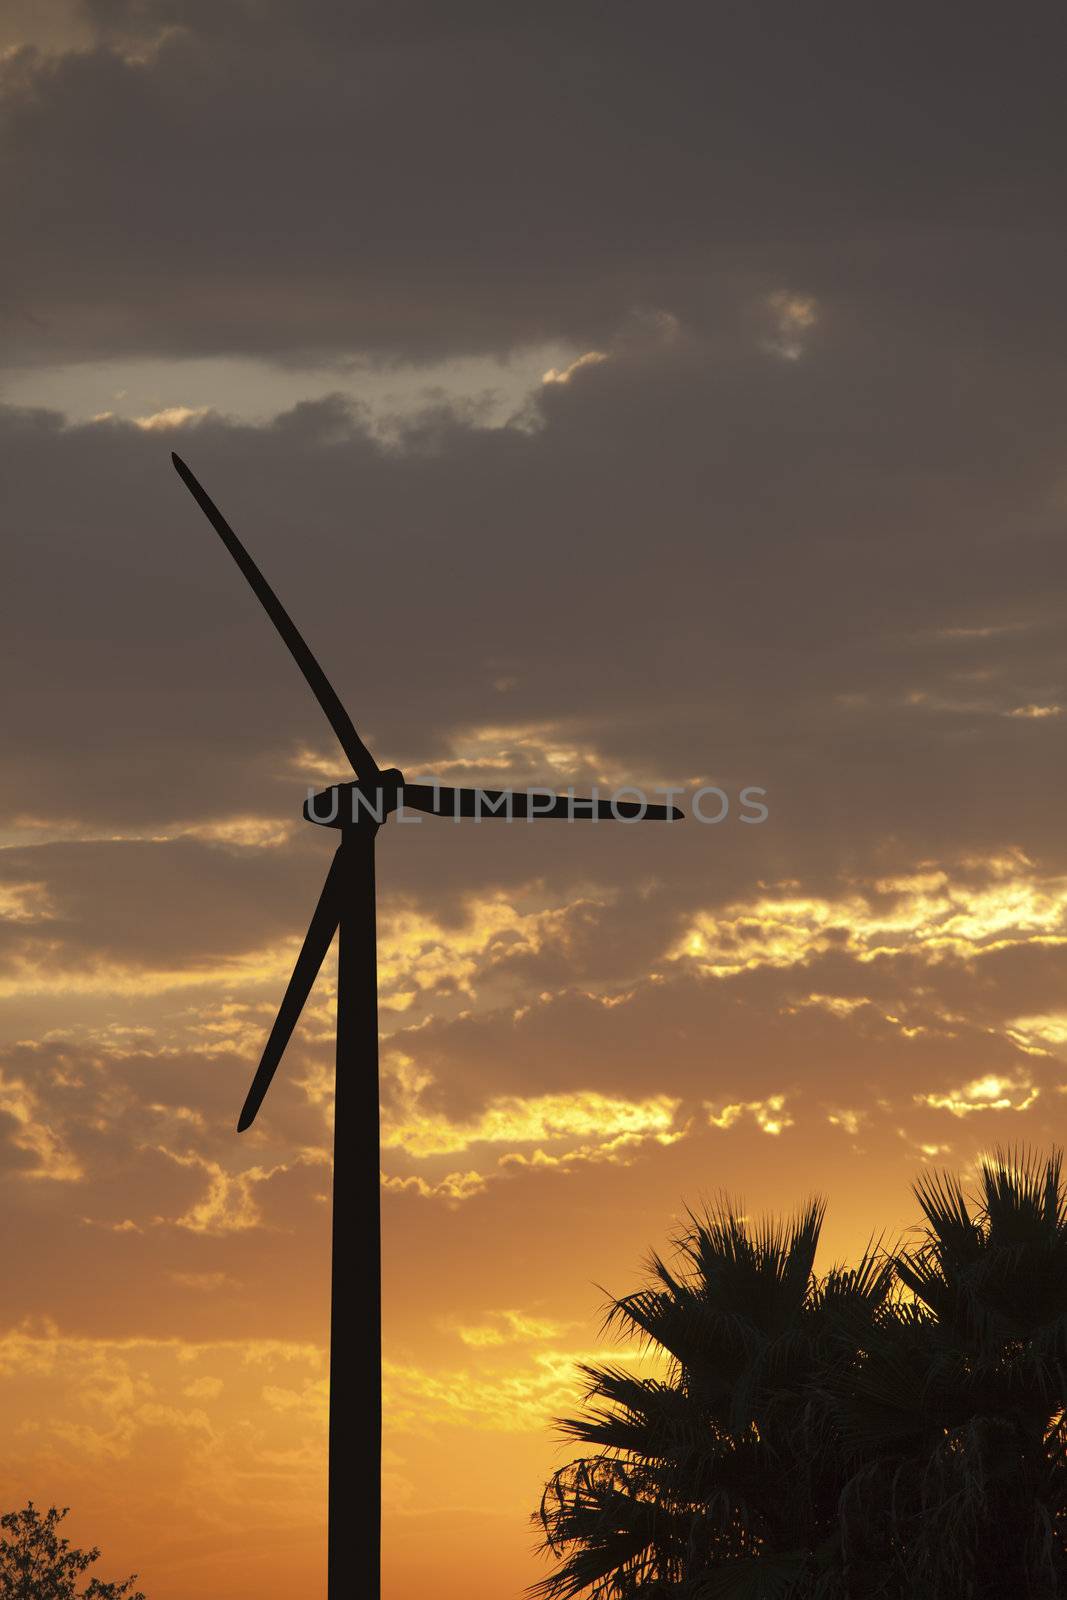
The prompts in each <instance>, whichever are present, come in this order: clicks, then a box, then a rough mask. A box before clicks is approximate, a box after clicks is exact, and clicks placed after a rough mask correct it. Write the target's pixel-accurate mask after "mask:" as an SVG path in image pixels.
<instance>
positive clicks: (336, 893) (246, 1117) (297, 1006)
mask: <svg viewBox="0 0 1067 1600" xmlns="http://www.w3.org/2000/svg"><path fill="white" fill-rule="evenodd" d="M339 881H340V874H339V871H338V865H337V856H334V858H333V861H332V863H331V865H330V870H329V872H328V873H327V874H326V882H325V883H324V884H323V886H322V893H321V895H320V896H319V903H318V905H317V906H316V907H315V911H314V914H313V916H312V918H311V925H310V926H309V928H308V931H307V936H306V938H305V939H304V944H303V947H302V949H301V951H300V954H299V955H298V956H297V958H296V966H295V967H294V968H293V975H292V977H291V978H290V979H289V987H288V988H287V989H286V991H285V994H284V996H283V997H282V1003H281V1005H280V1007H279V1008H278V1015H277V1017H276V1018H275V1020H274V1026H273V1028H272V1029H271V1030H270V1038H269V1039H268V1040H267V1047H266V1049H265V1050H264V1052H263V1059H262V1061H261V1062H260V1063H259V1066H258V1067H257V1069H256V1075H255V1077H254V1078H253V1079H252V1087H251V1088H250V1089H249V1091H248V1096H247V1098H246V1100H245V1103H244V1106H243V1108H242V1110H241V1115H240V1118H239V1119H238V1123H237V1132H238V1133H244V1131H245V1129H246V1128H248V1127H250V1126H251V1124H252V1123H253V1122H254V1121H255V1116H256V1112H257V1111H258V1110H259V1108H260V1106H261V1105H262V1103H263V1096H264V1095H265V1094H266V1092H267V1090H268V1089H269V1088H270V1081H271V1079H272V1078H273V1076H274V1073H275V1070H276V1068H277V1066H278V1062H279V1061H280V1060H281V1059H282V1056H283V1054H284V1053H285V1047H286V1045H287V1044H288V1043H289V1040H290V1038H291V1037H292V1033H293V1029H294V1028H295V1027H296V1024H297V1021H298V1019H299V1017H300V1013H301V1011H302V1010H303V1009H304V1003H305V1001H306V1000H307V997H308V995H309V994H310V993H311V986H312V984H313V983H314V982H315V979H316V978H317V977H318V975H319V968H320V967H321V966H322V962H323V958H324V957H325V955H326V952H327V950H328V949H329V948H330V943H331V941H332V939H333V936H334V931H335V929H336V927H337V922H338V918H339V916H340V909H341V908H340V890H339Z"/></svg>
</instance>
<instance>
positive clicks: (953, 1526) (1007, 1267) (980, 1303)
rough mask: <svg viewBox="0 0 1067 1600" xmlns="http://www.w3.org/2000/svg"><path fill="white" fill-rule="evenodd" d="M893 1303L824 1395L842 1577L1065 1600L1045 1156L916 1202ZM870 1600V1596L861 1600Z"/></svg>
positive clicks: (999, 1156) (1005, 1163)
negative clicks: (857, 1360) (859, 1573)
mask: <svg viewBox="0 0 1067 1600" xmlns="http://www.w3.org/2000/svg"><path fill="white" fill-rule="evenodd" d="M915 1194H916V1197H917V1199H918V1201H919V1205H920V1208H921V1210H922V1213H923V1222H922V1224H921V1226H920V1228H919V1230H918V1236H917V1238H916V1240H915V1242H914V1243H913V1244H912V1245H911V1246H910V1247H909V1248H906V1249H903V1250H901V1251H899V1252H898V1253H897V1255H896V1257H895V1260H894V1270H895V1274H896V1277H897V1280H898V1282H899V1283H900V1284H901V1286H902V1288H903V1290H904V1294H905V1296H906V1298H905V1299H903V1300H902V1301H901V1302H900V1303H899V1304H898V1305H897V1306H896V1307H895V1310H894V1315H893V1317H892V1318H891V1319H888V1320H886V1321H884V1322H883V1323H882V1324H881V1325H880V1326H879V1327H878V1328H877V1329H876V1337H875V1338H874V1339H873V1340H871V1341H870V1342H869V1343H868V1345H867V1348H866V1351H865V1359H864V1361H863V1363H862V1366H861V1368H860V1370H859V1371H858V1372H857V1373H855V1374H853V1375H852V1376H851V1378H850V1381H849V1382H848V1383H847V1384H842V1383H841V1382H840V1381H839V1380H838V1381H836V1382H835V1383H834V1384H832V1385H831V1386H829V1387H830V1388H831V1390H832V1398H831V1408H832V1411H833V1413H834V1415H835V1418H836V1421H837V1424H838V1427H839V1430H840V1436H841V1442H842V1446H843V1447H844V1448H845V1449H846V1450H847V1451H848V1452H849V1454H850V1456H851V1458H852V1463H853V1466H854V1468H855V1471H854V1474H853V1477H852V1479H851V1481H850V1484H849V1487H848V1491H847V1493H846V1495H845V1497H844V1500H843V1504H842V1517H841V1537H842V1546H843V1556H844V1559H845V1566H846V1569H847V1568H848V1566H849V1563H850V1562H851V1563H852V1564H854V1565H857V1566H858V1567H864V1566H866V1565H867V1564H869V1562H870V1560H871V1558H872V1556H874V1557H876V1559H877V1560H878V1563H879V1564H880V1566H882V1567H883V1568H885V1569H887V1570H888V1573H889V1574H890V1575H891V1577H887V1579H886V1581H887V1582H889V1581H892V1582H893V1583H894V1584H895V1587H892V1588H887V1589H886V1590H885V1591H884V1592H886V1593H892V1594H928V1595H931V1596H941V1595H946V1596H949V1595H950V1596H970V1595H981V1596H983V1597H989V1600H1000V1597H1004V1600H1008V1597H1011V1600H1017V1597H1020V1596H1042V1597H1044V1596H1054V1595H1062V1594H1063V1593H1064V1592H1065V1585H1067V1429H1065V1425H1064V1405H1065V1404H1067V1192H1065V1188H1064V1183H1063V1175H1062V1163H1061V1156H1060V1154H1059V1152H1058V1151H1056V1152H1053V1154H1052V1155H1051V1156H1050V1157H1048V1158H1047V1159H1044V1160H1041V1159H1039V1158H1038V1157H1036V1156H1035V1155H1033V1154H1031V1153H1028V1152H1027V1151H1025V1150H1018V1151H1012V1150H997V1151H994V1153H993V1154H992V1155H991V1156H989V1157H988V1158H986V1159H985V1160H984V1161H983V1162H982V1163H981V1166H980V1169H979V1174H978V1182H977V1189H976V1193H975V1194H974V1195H973V1196H972V1197H970V1198H968V1196H967V1195H966V1194H965V1193H964V1190H963V1187H962V1185H961V1184H960V1182H959V1179H958V1178H956V1177H953V1176H951V1175H950V1174H940V1175H929V1176H926V1177H924V1178H923V1179H921V1180H920V1182H919V1183H917V1184H916V1186H915ZM875 1592H879V1591H875Z"/></svg>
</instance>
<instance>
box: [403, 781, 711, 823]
mask: <svg viewBox="0 0 1067 1600" xmlns="http://www.w3.org/2000/svg"><path fill="white" fill-rule="evenodd" d="M400 793H401V798H402V800H403V803H404V805H405V806H407V807H410V808H411V809H412V810H413V811H428V812H429V813H430V815H431V816H435V817H476V818H483V817H484V818H486V819H487V820H488V819H489V818H492V817H496V818H500V819H502V820H504V821H507V820H508V819H510V818H513V817H524V818H528V819H529V820H530V821H532V822H536V821H537V820H538V819H540V818H541V817H544V818H545V819H546V820H547V819H550V818H552V817H556V818H562V819H564V820H565V821H569V822H592V821H594V820H599V821H603V822H627V821H635V822H637V821H639V822H680V821H681V820H682V818H683V817H684V815H685V813H684V812H683V811H679V809H678V807H677V806H650V805H644V804H643V803H642V802H640V801H636V800H591V799H583V797H582V796H581V795H568V794H557V795H552V794H549V792H548V791H547V790H545V791H543V792H540V793H539V792H538V791H537V790H534V791H532V792H531V793H527V792H526V791H525V790H523V789H446V788H445V787H444V786H443V785H441V784H433V783H405V784H404V786H403V788H402V790H401V791H400Z"/></svg>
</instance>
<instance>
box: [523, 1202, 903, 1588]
mask: <svg viewBox="0 0 1067 1600" xmlns="http://www.w3.org/2000/svg"><path fill="white" fill-rule="evenodd" d="M823 1215H824V1204H823V1202H822V1201H820V1200H813V1201H811V1202H810V1203H809V1204H808V1205H807V1206H806V1207H805V1208H804V1209H803V1210H802V1211H801V1212H800V1213H799V1214H798V1215H797V1216H796V1217H795V1218H793V1219H792V1220H790V1221H788V1222H786V1223H782V1222H778V1221H774V1220H771V1221H767V1222H763V1223H757V1224H755V1225H750V1224H749V1223H748V1222H747V1221H746V1220H745V1218H744V1217H743V1216H740V1215H738V1214H737V1212H736V1211H734V1210H733V1209H731V1207H730V1206H729V1205H728V1204H726V1203H724V1204H723V1205H721V1206H720V1207H719V1208H718V1209H717V1210H715V1211H712V1212H710V1213H708V1214H706V1215H705V1216H704V1217H703V1218H697V1217H695V1216H693V1215H692V1214H691V1215H690V1219H689V1220H690V1225H689V1227H688V1228H687V1230H686V1232H685V1233H684V1234H683V1236H682V1237H681V1238H680V1239H679V1240H678V1241H677V1244H678V1247H679V1249H680V1251H681V1253H682V1257H683V1265H684V1268H685V1270H684V1271H683V1273H681V1274H680V1275H677V1276H676V1275H675V1274H674V1273H672V1272H671V1271H670V1269H669V1268H668V1267H667V1266H666V1265H665V1264H664V1262H663V1261H662V1260H661V1259H660V1258H659V1257H658V1256H655V1255H654V1256H653V1257H652V1258H651V1273H652V1282H651V1283H650V1285H649V1286H648V1287H646V1288H645V1289H643V1290H640V1291H639V1292H638V1293H636V1294H631V1295H628V1296H626V1297H625V1298H623V1299H618V1300H613V1301H611V1303H610V1305H609V1309H608V1313H607V1324H608V1326H610V1327H613V1328H615V1329H617V1330H619V1331H622V1332H624V1333H627V1334H630V1335H636V1336H637V1337H638V1338H639V1339H640V1340H642V1341H643V1342H644V1343H645V1344H646V1345H651V1346H654V1347H655V1348H656V1349H658V1350H659V1351H660V1352H662V1353H663V1354H664V1355H665V1356H666V1357H667V1368H666V1373H665V1375H664V1376H663V1377H639V1376H635V1375H634V1374H633V1373H632V1372H631V1371H629V1370H627V1368H626V1367H625V1366H623V1365H621V1364H620V1365H613V1366H597V1367H593V1366H584V1367H582V1369H581V1370H582V1373H583V1376H584V1378H585V1380H586V1384H587V1392H586V1410H585V1412H584V1414H583V1415H582V1416H581V1417H578V1418H570V1419H567V1420H565V1421H562V1422H561V1424H560V1426H561V1428H562V1430H563V1432H564V1433H565V1434H566V1435H567V1436H568V1437H570V1438H573V1439H576V1440H579V1441H580V1442H581V1443H582V1444H586V1445H594V1446H596V1447H597V1454H595V1455H592V1456H588V1455H587V1456H583V1457H580V1458H579V1459H578V1460H575V1461H572V1462H571V1463H570V1464H569V1465H568V1466H566V1467H564V1468H562V1469H561V1470H560V1471H559V1472H557V1473H556V1474H555V1475H554V1476H553V1478H552V1479H551V1481H550V1483H549V1485H548V1487H547V1489H546V1490H545V1494H544V1496H543V1498H542V1503H541V1508H540V1512H539V1514H538V1519H537V1520H538V1521H539V1523H540V1527H541V1531H542V1534H543V1548H544V1549H545V1550H546V1551H548V1552H550V1553H551V1554H552V1555H553V1556H555V1557H556V1558H557V1561H558V1563H559V1564H558V1566H557V1568H556V1571H555V1572H554V1573H553V1574H552V1575H551V1576H550V1577H548V1578H546V1579H544V1580H543V1582H541V1583H540V1584H538V1585H536V1586H535V1590H534V1593H535V1594H538V1595H540V1596H541V1597H543V1600H569V1597H571V1596H577V1595H588V1596H590V1600H626V1597H629V1596H632V1595H638V1594H639V1595H641V1596H643V1597H644V1596H648V1597H653V1596H668V1595H669V1596H671V1597H678V1600H681V1597H683V1596H685V1597H688V1596H693V1597H696V1596H700V1597H708V1600H710V1597H712V1596H714V1595H722V1596H724V1597H725V1596H726V1595H731V1596H735V1597H736V1600H742V1597H743V1596H746V1595H749V1596H752V1597H753V1600H755V1597H772V1596H776V1595H779V1594H781V1595H784V1594H786V1593H793V1592H798V1586H802V1587H803V1592H805V1593H811V1594H814V1593H815V1592H816V1590H817V1588H818V1586H819V1585H820V1583H821V1584H822V1586H823V1588H825V1587H826V1582H825V1581H824V1580H827V1581H828V1579H829V1574H830V1570H831V1568H832V1566H833V1562H834V1560H835V1544H834V1535H835V1527H836V1513H837V1501H838V1498H839V1496H840V1494H841V1491H842V1488H843V1479H842V1477H841V1472H840V1463H839V1461H838V1460H837V1458H836V1456H835V1453H834V1452H833V1451H832V1450H828V1449H827V1447H826V1432H827V1422H826V1413H825V1408H820V1407H818V1406H814V1405H812V1404H811V1398H810V1391H811V1390H812V1388H813V1384H814V1380H815V1379H816V1377H820V1378H823V1379H825V1378H826V1376H827V1375H828V1374H830V1373H834V1372H837V1371H847V1370H848V1369H849V1368H851V1367H852V1366H853V1365H854V1363H855V1360H856V1350H857V1342H858V1338H859V1336H860V1335H861V1334H862V1333H863V1332H864V1331H865V1330H867V1329H869V1327H870V1326H871V1324H872V1322H873V1321H874V1320H875V1319H877V1318H878V1316H879V1315H880V1313H881V1311H882V1309H883V1308H884V1307H885V1306H886V1304H887V1301H888V1298H889V1296H890V1292H891V1282H892V1274H891V1268H890V1265H889V1263H888V1261H887V1260H886V1259H885V1258H884V1257H880V1256H879V1255H878V1254H877V1253H876V1252H873V1251H868V1252H866V1253H865V1255H864V1257H863V1259H862V1261H861V1262H860V1264H859V1266H858V1267H857V1268H855V1269H854V1270H852V1271H847V1270H842V1269H835V1270H834V1271H832V1272H830V1273H829V1274H827V1275H826V1276H825V1277H823V1278H817V1277H816V1276H815V1274H814V1270H813V1267H814V1259H815V1251H816V1247H817V1245H818V1241H819V1232H820V1229H821V1226H822V1220H823ZM827 1592H830V1591H829V1590H827Z"/></svg>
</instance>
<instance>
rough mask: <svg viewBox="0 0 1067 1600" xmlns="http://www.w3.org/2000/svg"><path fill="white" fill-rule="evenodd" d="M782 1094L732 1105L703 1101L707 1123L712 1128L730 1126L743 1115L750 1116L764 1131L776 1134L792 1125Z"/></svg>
mask: <svg viewBox="0 0 1067 1600" xmlns="http://www.w3.org/2000/svg"><path fill="white" fill-rule="evenodd" d="M785 1100H786V1097H785V1095H784V1094H772V1095H768V1096H767V1098H766V1099H765V1100H745V1101H740V1102H737V1103H736V1104H733V1105H725V1106H720V1107H718V1109H716V1107H715V1106H713V1105H711V1104H709V1103H708V1102H707V1101H705V1102H704V1109H705V1111H706V1112H707V1114H708V1125H709V1126H710V1127H712V1128H721V1129H724V1130H725V1129H727V1128H732V1127H733V1126H734V1124H735V1123H736V1122H738V1121H739V1120H740V1118H741V1117H743V1116H749V1117H751V1118H752V1119H753V1120H754V1122H755V1123H756V1126H757V1127H758V1128H761V1129H762V1130H763V1132H764V1133H769V1134H772V1135H777V1134H779V1133H781V1132H782V1131H783V1129H785V1128H791V1127H792V1126H793V1118H792V1117H791V1116H790V1115H789V1113H788V1111H787V1110H786V1108H785Z"/></svg>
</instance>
